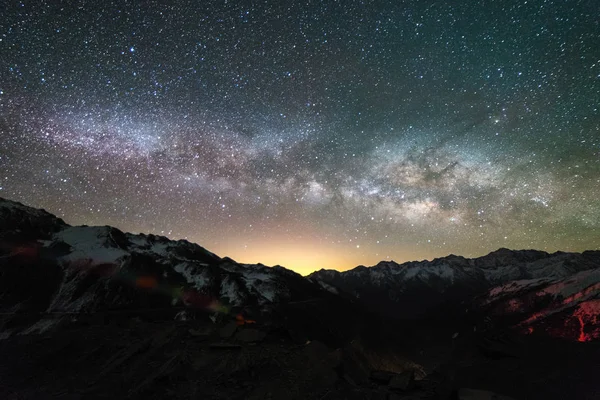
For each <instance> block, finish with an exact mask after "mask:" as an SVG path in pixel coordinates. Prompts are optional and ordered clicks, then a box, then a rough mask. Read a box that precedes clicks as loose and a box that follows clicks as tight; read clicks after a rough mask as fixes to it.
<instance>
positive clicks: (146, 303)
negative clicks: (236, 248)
mask: <svg viewBox="0 0 600 400" xmlns="http://www.w3.org/2000/svg"><path fill="white" fill-rule="evenodd" d="M599 267H600V253H599V252H584V253H582V254H575V253H555V254H548V253H544V252H539V251H511V250H506V249H501V250H499V251H497V252H494V253H491V254H489V255H487V256H485V257H481V258H478V259H471V260H469V259H465V258H462V257H456V256H449V257H445V258H442V259H437V260H433V261H431V262H414V263H406V264H402V265H398V264H395V263H380V264H378V265H377V266H374V267H371V268H366V267H362V266H361V267H358V268H356V269H354V270H351V271H347V272H343V273H339V272H337V271H324V270H322V271H318V272H316V273H314V274H312V275H311V276H310V277H307V278H305V277H302V276H300V275H298V274H296V273H294V272H292V271H289V270H287V269H285V268H283V267H272V268H271V267H266V266H264V265H261V264H252V265H249V264H239V263H237V262H235V261H234V260H231V259H229V258H221V257H219V256H217V255H215V254H213V253H211V252H210V251H208V250H206V249H204V248H202V247H200V246H198V245H196V244H193V243H189V242H187V241H172V240H169V239H167V238H164V237H159V236H153V235H142V234H140V235H133V234H129V233H124V232H121V231H119V230H118V229H115V228H112V227H87V226H78V227H73V226H69V225H68V224H66V223H65V222H64V221H62V220H60V219H59V218H56V217H55V216H53V215H51V214H49V213H47V212H45V211H43V210H36V209H33V208H30V207H27V206H24V205H22V204H20V203H16V202H12V201H8V200H3V199H0V360H2V361H0V398H3V399H4V398H6V399H30V398H31V399H40V398H42V399H43V398H63V399H82V398H86V399H88V398H107V397H116V398H124V397H129V398H144V399H147V398H157V399H162V398H175V397H176V398H179V399H181V398H190V399H195V398H202V399H232V398H238V399H246V398H250V399H263V398H271V399H329V400H331V399H402V398H407V399H408V398H410V399H413V400H414V399H419V398H423V399H434V398H438V399H450V398H457V397H458V398H461V399H471V400H472V399H483V398H485V397H481V396H484V394H482V393H478V392H474V391H473V390H490V391H494V392H497V393H501V394H504V395H509V396H511V397H512V398H515V399H564V398H578V399H596V398H599V397H598V396H599V395H600V385H599V384H598V383H597V379H596V377H597V373H598V368H599V367H598V363H597V360H598V359H600V347H599V343H598V339H599V338H600V335H599V334H598V332H599V330H598V318H597V316H598V301H599V300H600V297H599V290H600V273H599V271H600V269H599ZM367 309H371V311H373V312H369V311H368V310H367ZM565 339H566V340H565ZM580 342H584V343H580ZM558 360H560V361H558ZM557 378H559V379H557ZM477 396H479V397H477Z"/></svg>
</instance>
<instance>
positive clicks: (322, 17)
mask: <svg viewBox="0 0 600 400" xmlns="http://www.w3.org/2000/svg"><path fill="white" fill-rule="evenodd" d="M0 13H1V15H2V18H0V197H6V198H9V199H13V200H17V201H21V202H23V203H25V204H28V205H32V206H35V207H43V208H45V209H47V210H48V211H50V212H52V213H54V214H56V215H58V216H60V217H62V218H64V219H65V221H66V222H68V223H71V224H87V225H113V226H116V227H118V228H120V229H122V230H125V231H130V232H146V233H154V234H160V235H165V236H168V237H170V238H173V239H179V238H186V239H188V240H190V241H193V242H197V243H199V244H200V245H202V246H204V247H206V248H208V249H209V250H211V251H213V252H215V253H217V254H218V255H220V256H226V255H227V256H230V257H232V258H234V259H236V260H238V261H241V262H262V263H265V264H267V265H274V264H281V265H284V266H286V267H289V268H292V269H294V270H295V271H297V272H300V273H302V274H306V273H309V272H311V271H313V270H316V269H320V268H335V269H340V270H345V269H349V268H353V267H355V266H356V265H358V264H364V265H372V264H375V263H377V262H378V261H380V260H390V259H393V260H395V261H397V262H402V261H408V260H414V259H431V258H434V257H438V256H444V255H448V254H450V253H453V254H459V255H464V256H479V255H482V254H485V253H487V252H489V251H493V250H496V249H497V248H499V247H508V248H515V249H522V248H536V249H542V250H547V251H555V250H567V251H581V250H585V249H597V248H599V247H600V112H599V107H600V25H599V23H598V21H599V20H600V5H599V4H598V2H597V0H587V1H585V0H561V1H559V0H554V1H553V0H545V1H542V0H528V1H525V0H520V1H513V0H503V1H491V0H482V1H466V0H464V1H427V0H418V1H416V0H413V1H410V0H409V1H354V0H344V1H310V0H299V1H285V2H284V1H264V0H261V1H258V0H257V1H234V0H221V1H204V0H203V1H197V0H195V1H185V0H173V1H168V2H158V1H146V0H138V1H114V0H113V1H111V0H107V1H78V2H74V1H64V2H60V1H41V0H37V1H10V0H9V1H5V2H3V5H2V11H0Z"/></svg>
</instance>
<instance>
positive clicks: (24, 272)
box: [0, 199, 331, 331]
mask: <svg viewBox="0 0 600 400" xmlns="http://www.w3.org/2000/svg"><path fill="white" fill-rule="evenodd" d="M322 295H325V296H331V294H330V293H328V292H326V291H325V290H322V289H321V288H320V287H318V286H316V285H314V284H312V283H311V282H309V281H308V280H306V279H305V278H303V277H302V276H300V275H298V274H296V273H294V272H292V271H289V270H286V269H285V268H282V267H272V268H271V267H266V266H264V265H262V264H252V265H250V264H239V263H237V262H235V261H233V260H231V259H229V258H226V257H225V258H220V257H218V256H217V255H215V254H213V253H211V252H209V251H207V250H206V249H204V248H202V247H200V246H198V245H196V244H193V243H190V242H188V241H185V240H178V241H173V240H169V239H168V238H165V237H160V236H155V235H144V234H139V235H134V234H129V233H124V232H121V231H120V230H118V229H116V228H112V227H109V226H97V227H90V226H69V225H67V224H66V223H65V222H64V221H62V220H61V219H59V218H56V217H55V216H53V215H51V214H49V213H47V212H46V211H44V210H37V209H34V208H30V207H27V206H24V205H22V204H20V203H16V202H13V201H9V200H4V199H0V312H1V313H2V315H3V316H4V318H3V320H4V321H3V322H4V328H5V329H8V330H10V328H11V327H12V326H20V327H23V326H30V328H29V329H30V330H31V331H33V330H36V329H38V330H43V329H45V328H46V327H48V326H50V325H52V324H53V323H54V322H56V321H57V320H59V318H56V317H55V316H56V315H61V314H64V315H71V314H73V313H78V314H80V313H93V312H98V311H111V312H113V311H115V310H126V309H130V310H133V309H161V308H167V309H168V308H170V309H173V307H178V308H180V309H188V310H193V309H205V310H206V309H207V310H210V311H213V312H215V311H216V312H219V311H220V312H228V311H229V310H230V309H231V308H232V307H242V306H261V305H266V304H271V303H275V302H288V301H303V300H306V299H310V298H315V297H319V296H322ZM49 315H51V316H54V317H52V318H51V319H50V320H49V319H48V316H49ZM7 316H8V317H7Z"/></svg>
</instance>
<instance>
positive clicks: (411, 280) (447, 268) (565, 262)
mask: <svg viewBox="0 0 600 400" xmlns="http://www.w3.org/2000/svg"><path fill="white" fill-rule="evenodd" d="M596 268H600V251H586V252H583V253H581V254H579V253H564V252H557V253H553V254H548V253H546V252H543V251H535V250H521V251H512V250H508V249H499V250H497V251H494V252H492V253H490V254H488V255H486V256H483V257H479V258H473V259H467V258H464V257H460V256H455V255H450V256H448V257H443V258H438V259H434V260H432V261H418V262H407V263H404V264H397V263H395V262H393V261H391V262H380V263H379V264H377V265H375V266H373V267H364V266H359V267H356V268H354V269H352V270H349V271H344V272H339V271H334V270H320V271H316V272H314V273H312V274H311V275H309V279H311V280H312V281H313V282H315V283H318V284H320V285H321V286H322V287H323V288H325V289H328V290H332V291H335V292H336V293H340V292H343V293H347V294H349V295H351V296H354V297H356V298H359V299H361V301H362V302H364V303H365V304H368V305H370V307H371V308H373V309H374V310H377V311H380V312H384V313H387V314H392V315H394V316H401V317H414V316H419V315H422V314H423V313H424V312H426V311H428V310H431V309H434V308H435V307H437V306H440V305H442V304H447V303H448V302H451V301H452V300H460V301H462V300H465V299H469V298H470V297H471V296H474V295H476V294H478V293H481V292H483V291H485V290H488V289H490V288H493V287H495V286H499V285H504V284H506V283H508V282H512V281H518V280H533V282H535V280H540V279H541V280H545V281H547V282H550V281H557V280H561V279H564V278H568V277H570V276H573V275H574V274H577V273H580V272H582V271H588V270H593V269H596Z"/></svg>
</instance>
